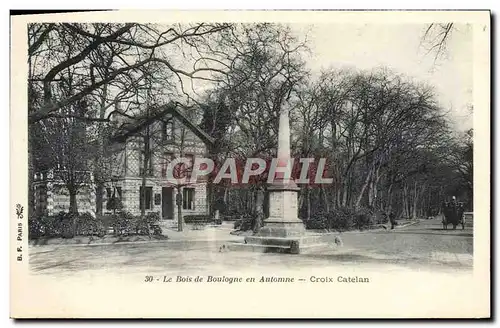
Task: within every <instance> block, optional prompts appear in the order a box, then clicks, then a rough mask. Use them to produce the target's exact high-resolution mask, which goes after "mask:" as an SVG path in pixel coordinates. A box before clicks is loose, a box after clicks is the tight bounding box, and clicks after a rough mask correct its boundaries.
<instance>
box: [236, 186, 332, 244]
mask: <svg viewBox="0 0 500 328" xmlns="http://www.w3.org/2000/svg"><path fill="white" fill-rule="evenodd" d="M298 191H299V188H298V187H297V186H296V185H295V183H294V182H293V181H291V182H287V183H283V181H277V182H275V183H274V184H272V185H270V186H269V187H268V192H269V214H270V217H269V218H267V219H266V220H264V222H263V223H264V226H263V227H262V228H260V230H259V232H258V233H257V234H255V235H253V236H247V237H245V243H244V246H243V245H240V247H239V248H247V249H250V250H252V251H260V252H264V253H267V252H279V253H291V254H299V253H301V252H303V251H304V250H305V249H306V248H310V247H312V246H320V245H324V243H323V242H322V241H321V240H322V236H320V235H311V234H307V233H306V229H305V226H304V223H303V222H302V220H300V219H299V218H297V212H298V211H297V192H298ZM235 246H237V245H235V244H232V246H231V248H233V249H234V247H235Z"/></svg>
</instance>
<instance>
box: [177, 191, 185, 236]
mask: <svg viewBox="0 0 500 328" xmlns="http://www.w3.org/2000/svg"><path fill="white" fill-rule="evenodd" d="M175 202H176V203H177V231H182V230H184V220H183V218H182V190H181V187H180V186H177V196H176V197H175Z"/></svg>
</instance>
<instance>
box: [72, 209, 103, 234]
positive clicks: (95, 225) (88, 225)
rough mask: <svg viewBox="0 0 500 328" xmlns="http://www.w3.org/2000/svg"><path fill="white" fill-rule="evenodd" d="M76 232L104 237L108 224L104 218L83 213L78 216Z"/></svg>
mask: <svg viewBox="0 0 500 328" xmlns="http://www.w3.org/2000/svg"><path fill="white" fill-rule="evenodd" d="M76 234H77V235H79V236H99V237H103V236H104V235H105V234H106V226H105V225H104V223H103V221H102V220H99V219H98V218H95V217H93V216H92V215H91V214H90V213H83V214H81V215H80V216H79V217H78V220H77V224H76Z"/></svg>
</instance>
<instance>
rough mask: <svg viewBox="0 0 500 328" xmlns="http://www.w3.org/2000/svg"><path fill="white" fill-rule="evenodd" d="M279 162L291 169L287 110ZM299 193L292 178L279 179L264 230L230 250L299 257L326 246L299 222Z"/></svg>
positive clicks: (273, 188)
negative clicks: (276, 253) (307, 251)
mask: <svg viewBox="0 0 500 328" xmlns="http://www.w3.org/2000/svg"><path fill="white" fill-rule="evenodd" d="M277 160H278V161H277V163H278V164H281V167H288V163H289V160H290V125H289V121H288V111H286V110H282V111H281V114H280V121H279V131H278V152H277ZM277 166H278V165H277ZM289 169H291V167H289ZM285 171H286V170H285ZM280 173H284V172H283V171H282V172H280ZM299 190H300V188H298V187H297V185H296V184H295V182H294V181H293V180H291V179H290V175H288V176H287V175H285V174H283V176H281V177H280V179H275V180H274V182H273V184H271V185H270V186H269V187H268V192H269V217H268V218H267V219H266V220H264V222H263V223H264V226H263V227H262V228H261V229H260V230H259V232H258V233H257V234H256V235H254V236H247V237H246V238H245V241H244V243H232V244H230V245H228V248H229V249H243V250H245V249H246V250H251V251H260V252H264V253H266V252H280V253H291V254H299V253H301V252H303V251H305V250H306V249H308V248H312V247H316V246H321V245H324V244H323V243H322V241H321V240H322V236H320V235H311V234H307V233H306V229H305V227H304V223H303V222H302V220H300V219H299V218H298V212H299V210H298V204H297V203H298V199H297V197H298V191H299Z"/></svg>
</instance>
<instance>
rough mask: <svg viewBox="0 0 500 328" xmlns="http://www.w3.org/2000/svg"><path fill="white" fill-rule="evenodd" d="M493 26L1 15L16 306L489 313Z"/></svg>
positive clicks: (347, 18)
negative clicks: (7, 55)
mask: <svg viewBox="0 0 500 328" xmlns="http://www.w3.org/2000/svg"><path fill="white" fill-rule="evenodd" d="M490 19H491V18H490V12H489V11H272V10H269V11H115V12H83V13H67V14H38V15H20V16H16V15H13V16H11V44H10V46H11V107H10V118H11V121H10V124H11V125H10V126H11V153H10V161H11V201H10V206H11V209H10V213H11V215H10V230H11V233H10V235H11V240H10V254H11V258H10V273H11V278H10V279H11V280H10V281H11V310H10V311H11V312H10V313H11V317H13V318H334V319H335V318H489V317H490V315H491V314H490V313H491V312H490V311H491V309H490V105H491V104H490V92H491V90H490V34H491V25H490Z"/></svg>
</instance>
